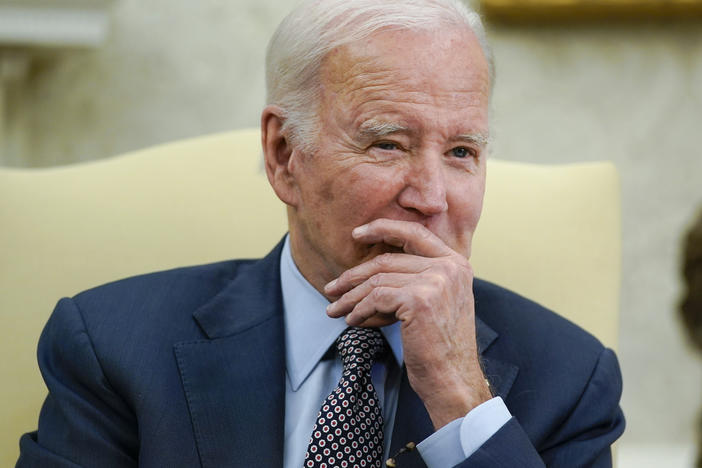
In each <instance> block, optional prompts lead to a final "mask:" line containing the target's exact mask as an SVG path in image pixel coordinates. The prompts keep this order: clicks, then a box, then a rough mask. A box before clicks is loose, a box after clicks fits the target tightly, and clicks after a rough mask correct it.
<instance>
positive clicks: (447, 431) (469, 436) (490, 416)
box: [417, 397, 512, 468]
mask: <svg viewBox="0 0 702 468" xmlns="http://www.w3.org/2000/svg"><path fill="white" fill-rule="evenodd" d="M511 417H512V415H511V414H510V412H509V410H508V409H507V406H505V403H504V402H503V401H502V398H500V397H495V398H492V399H490V400H488V401H486V402H485V403H482V404H481V405H478V406H476V407H475V408H473V409H472V410H471V411H470V412H468V414H467V415H465V417H463V418H458V419H456V420H454V421H451V422H450V423H448V424H447V425H445V426H444V427H442V428H441V429H439V430H438V431H436V432H435V433H433V434H432V435H430V436H429V437H427V438H426V439H424V440H423V441H422V442H420V443H419V445H417V450H418V451H419V454H420V455H421V456H422V459H423V460H424V463H425V464H426V465H427V467H428V468H445V467H447V466H455V465H458V464H459V463H461V462H462V461H463V460H465V459H466V458H468V457H470V456H471V455H472V454H473V453H474V452H475V451H476V450H478V448H480V446H481V445H483V444H484V443H485V442H487V440H488V439H489V438H490V437H492V436H493V435H494V434H495V433H496V432H497V431H499V430H500V428H501V427H502V426H503V425H504V424H505V423H506V422H507V421H509V420H510V418H511Z"/></svg>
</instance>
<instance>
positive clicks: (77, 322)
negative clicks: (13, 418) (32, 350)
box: [17, 299, 138, 468]
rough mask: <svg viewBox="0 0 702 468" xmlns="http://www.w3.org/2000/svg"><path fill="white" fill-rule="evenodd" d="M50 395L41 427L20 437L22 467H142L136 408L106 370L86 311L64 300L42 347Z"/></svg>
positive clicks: (41, 360)
mask: <svg viewBox="0 0 702 468" xmlns="http://www.w3.org/2000/svg"><path fill="white" fill-rule="evenodd" d="M38 360H39V368H40V370H41V373H42V376H43V378H44V381H45V383H46V386H47V387H48V390H49V394H48V396H47V397H46V400H45V401H44V405H43V407H42V409H41V414H40V416H39V428H38V430H37V431H35V432H32V433H29V434H25V435H23V436H22V438H21V439H20V457H19V460H18V461H17V467H20V468H25V467H42V468H51V467H62V468H63V467H67V468H68V467H71V468H73V467H104V468H113V467H114V468H118V467H119V468H123V467H135V466H137V453H138V440H137V432H138V431H137V424H136V418H135V416H134V412H133V411H132V410H131V409H130V408H129V406H128V405H127V403H126V402H125V401H124V400H123V399H122V398H120V397H119V396H118V395H117V393H116V392H115V391H114V390H113V389H112V386H111V385H110V382H109V381H108V379H107V377H106V376H105V375H104V373H103V371H102V367H101V365H100V362H99V359H98V356H97V355H96V353H95V349H94V348H93V343H92V340H91V337H90V335H89V333H88V331H87V330H86V327H85V322H84V320H83V316H82V314H81V311H80V310H79V309H78V306H77V305H76V303H75V302H74V301H73V300H71V299H62V300H61V301H59V303H58V305H57V306H56V309H55V310H54V313H53V314H52V316H51V318H50V319H49V321H48V323H47V325H46V327H45V328H44V331H43V332H42V335H41V338H40V339H39V348H38Z"/></svg>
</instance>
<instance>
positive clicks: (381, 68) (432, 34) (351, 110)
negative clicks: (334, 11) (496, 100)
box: [320, 28, 490, 133]
mask: <svg viewBox="0 0 702 468" xmlns="http://www.w3.org/2000/svg"><path fill="white" fill-rule="evenodd" d="M320 72H321V73H320V80H321V86H320V88H321V90H322V91H321V100H320V105H321V107H320V111H321V112H323V113H327V114H328V115H330V116H333V118H334V119H335V120H338V121H347V123H350V122H354V124H351V125H353V126H354V127H356V126H358V125H360V124H361V122H363V121H364V120H366V119H368V118H374V117H377V116H378V115H382V116H384V117H392V116H402V117H403V119H404V120H403V122H398V123H403V124H407V123H408V119H409V120H412V116H416V117H417V118H419V117H421V115H422V114H426V115H427V116H428V117H432V118H434V119H440V120H441V121H442V124H444V125H445V124H447V122H454V123H455V124H456V125H455V126H464V127H465V126H467V125H468V123H470V124H471V125H473V126H476V127H480V128H479V129H478V130H480V131H481V132H485V133H487V130H488V129H487V114H488V100H489V89H490V83H489V72H488V64H487V60H486V59H485V57H484V55H483V52H482V49H481V47H480V44H479V43H478V40H477V38H476V37H475V36H474V34H473V33H472V31H470V30H467V29H459V28H454V29H448V30H438V31H428V32H416V31H407V30H399V31H398V30H389V31H382V32H377V33H374V34H373V35H372V36H370V37H369V38H368V39H367V40H362V41H356V42H354V43H350V44H346V45H344V46H341V47H337V48H336V49H335V50H333V51H332V52H330V53H329V54H328V55H327V56H326V57H325V60H324V62H323V64H322V67H321V69H320ZM349 121H350V122H349ZM461 122H466V125H463V124H462V123H461ZM425 123H427V122H425Z"/></svg>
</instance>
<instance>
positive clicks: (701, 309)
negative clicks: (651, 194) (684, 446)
mask: <svg viewBox="0 0 702 468" xmlns="http://www.w3.org/2000/svg"><path fill="white" fill-rule="evenodd" d="M682 273H683V279H684V282H685V287H686V291H685V295H684V296H683V299H682V302H681V303H680V316H681V318H682V321H683V323H684V324H685V328H686V331H687V335H688V338H689V339H690V340H691V341H692V344H693V345H694V346H695V347H696V348H697V349H698V350H700V351H702V209H700V210H699V212H698V214H697V218H696V219H695V222H694V223H693V224H692V227H691V228H690V230H689V231H688V233H687V237H686V238H685V241H684V245H683V258H682ZM697 431H698V432H697V437H698V440H697V463H696V464H695V466H696V467H697V468H702V415H701V416H700V417H699V424H698V429H697Z"/></svg>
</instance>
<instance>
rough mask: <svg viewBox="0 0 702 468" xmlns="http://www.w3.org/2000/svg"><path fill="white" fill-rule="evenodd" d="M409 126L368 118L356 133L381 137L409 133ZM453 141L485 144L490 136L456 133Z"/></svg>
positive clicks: (373, 137)
mask: <svg viewBox="0 0 702 468" xmlns="http://www.w3.org/2000/svg"><path fill="white" fill-rule="evenodd" d="M410 131H411V130H410V128H409V127H407V126H406V125H402V124H400V123H397V122H387V121H382V120H377V119H369V120H366V121H365V122H363V123H362V124H361V126H360V127H359V128H358V133H359V135H360V136H361V138H363V139H368V140H371V139H375V138H382V137H385V136H388V135H392V134H394V133H410ZM451 139H452V140H454V141H462V142H465V143H472V144H475V145H479V146H487V145H488V143H489V142H490V138H489V137H488V136H487V135H484V134H482V133H467V134H462V135H456V136H455V137H454V138H451Z"/></svg>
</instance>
